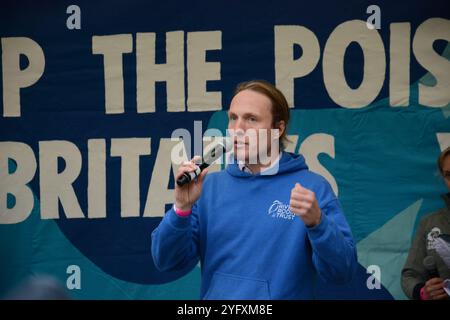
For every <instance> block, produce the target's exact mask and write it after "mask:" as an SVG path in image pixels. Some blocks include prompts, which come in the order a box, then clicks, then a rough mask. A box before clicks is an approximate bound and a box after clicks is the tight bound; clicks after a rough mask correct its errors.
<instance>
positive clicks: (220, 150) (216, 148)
mask: <svg viewBox="0 0 450 320" xmlns="http://www.w3.org/2000/svg"><path fill="white" fill-rule="evenodd" d="M231 145H232V144H231V143H230V142H229V141H228V140H226V139H224V140H223V141H220V142H219V143H217V144H214V143H213V147H212V148H211V149H209V150H208V151H205V156H204V157H203V162H202V163H201V164H200V165H198V166H197V168H196V170H195V171H193V172H185V173H184V174H183V175H182V176H181V177H180V178H178V180H177V184H178V185H179V186H180V187H182V186H184V185H185V184H188V183H189V182H191V181H192V180H194V179H195V178H197V177H198V176H199V175H200V173H201V172H202V171H203V170H204V169H206V168H208V167H209V165H210V164H211V163H213V162H214V161H216V160H217V159H219V158H220V157H221V156H222V155H223V154H224V153H226V152H228V151H229V150H230V149H231Z"/></svg>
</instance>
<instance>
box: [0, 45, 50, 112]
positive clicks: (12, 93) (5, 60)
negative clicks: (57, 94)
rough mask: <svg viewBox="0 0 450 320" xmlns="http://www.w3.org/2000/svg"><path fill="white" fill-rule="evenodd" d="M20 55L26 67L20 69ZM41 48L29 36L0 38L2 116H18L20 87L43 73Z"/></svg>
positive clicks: (30, 82) (43, 63) (24, 86)
mask: <svg viewBox="0 0 450 320" xmlns="http://www.w3.org/2000/svg"><path fill="white" fill-rule="evenodd" d="M20 55H24V56H26V57H27V59H28V67H26V68H25V69H23V70H21V69H20ZM44 68H45V58H44V52H43V51H42V48H41V47H40V46H39V45H38V44H37V43H36V42H35V41H33V40H31V39H30V38H23V37H19V38H2V69H3V72H2V78H3V116H4V117H20V89H21V88H26V87H29V86H31V85H32V84H34V83H36V81H38V80H39V78H40V77H41V76H42V74H43V73H44Z"/></svg>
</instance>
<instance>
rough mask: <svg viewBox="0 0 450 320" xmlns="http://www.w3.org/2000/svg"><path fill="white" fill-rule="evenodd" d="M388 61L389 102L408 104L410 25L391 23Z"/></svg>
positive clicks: (394, 105) (394, 104)
mask: <svg viewBox="0 0 450 320" xmlns="http://www.w3.org/2000/svg"><path fill="white" fill-rule="evenodd" d="M390 28H391V42H390V62H389V69H390V71H389V104H390V105H391V106H393V107H406V106H408V105H409V62H410V58H411V57H410V56H411V53H410V52H411V50H410V46H411V40H410V38H411V25H410V23H408V22H405V23H391V26H390Z"/></svg>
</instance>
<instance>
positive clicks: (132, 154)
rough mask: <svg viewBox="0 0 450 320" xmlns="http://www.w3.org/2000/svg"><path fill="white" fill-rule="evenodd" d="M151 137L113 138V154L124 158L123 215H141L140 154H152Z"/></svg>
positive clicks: (122, 177) (121, 201)
mask: <svg viewBox="0 0 450 320" xmlns="http://www.w3.org/2000/svg"><path fill="white" fill-rule="evenodd" d="M150 142H151V139H150V138H123V139H111V156H113V157H121V158H122V172H121V179H122V182H121V185H120V203H121V210H120V216H121V217H139V216H140V189H139V156H141V155H149V154H150Z"/></svg>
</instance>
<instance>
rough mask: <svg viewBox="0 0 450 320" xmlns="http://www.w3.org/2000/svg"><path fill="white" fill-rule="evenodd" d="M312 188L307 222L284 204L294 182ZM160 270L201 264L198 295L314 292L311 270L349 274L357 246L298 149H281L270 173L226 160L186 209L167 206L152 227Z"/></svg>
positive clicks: (339, 279)
mask: <svg viewBox="0 0 450 320" xmlns="http://www.w3.org/2000/svg"><path fill="white" fill-rule="evenodd" d="M296 182H299V183H300V184H301V185H302V186H303V187H305V188H307V189H310V190H312V191H313V192H314V193H315V195H316V198H317V201H318V203H319V206H320V209H321V211H322V216H321V220H320V223H319V224H318V225H316V226H315V227H312V228H308V227H306V226H305V224H304V223H303V221H302V220H301V219H300V218H299V217H298V216H296V215H294V214H292V213H291V212H290V211H289V201H290V196H291V190H292V188H294V186H295V183H296ZM152 255H153V260H154V262H155V265H156V267H157V268H158V269H159V270H160V271H170V270H181V269H183V268H186V267H188V266H192V267H193V266H195V264H196V263H197V262H198V259H200V262H201V268H202V284H201V293H200V294H201V298H202V299H313V298H314V296H313V291H314V290H313V283H314V277H315V275H316V274H318V275H319V276H320V277H322V278H323V279H324V280H326V281H330V282H333V283H338V284H339V283H345V282H348V281H349V280H350V279H351V277H352V275H353V273H354V270H355V268H356V263H357V262H356V250H355V246H354V243H353V239H352V235H351V231H350V228H349V226H348V224H347V222H346V220H345V217H344V214H343V212H342V208H341V205H340V204H339V202H338V200H337V199H336V196H335V195H334V193H333V191H332V189H331V187H330V185H329V184H328V182H327V181H326V180H325V179H324V178H323V177H321V176H319V175H317V174H315V173H313V172H311V171H309V170H308V167H307V166H306V164H305V160H304V158H303V156H301V155H297V154H292V153H287V152H283V153H282V156H281V158H280V161H279V168H278V171H277V172H276V173H275V174H272V175H261V174H255V175H252V174H250V173H247V172H243V171H242V170H240V169H239V166H238V165H237V164H236V163H234V164H229V165H228V166H227V168H226V170H223V171H220V172H214V173H211V174H208V175H207V176H206V177H205V180H204V182H203V188H202V193H201V196H200V198H199V199H198V201H197V202H196V203H195V205H194V207H193V211H192V213H191V215H190V216H188V217H180V216H178V215H177V214H176V213H175V211H174V210H173V208H172V209H170V210H169V211H168V212H167V213H166V215H165V217H164V218H163V220H162V221H161V223H160V225H159V226H158V227H157V228H156V229H155V230H154V231H153V233H152Z"/></svg>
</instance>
